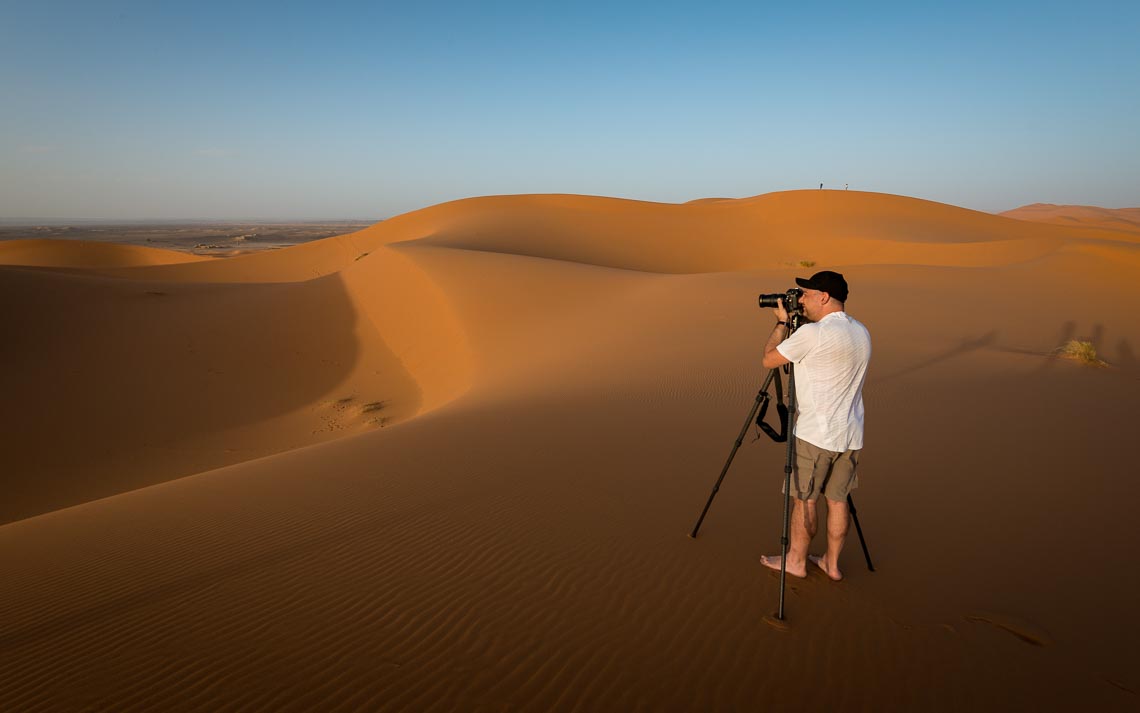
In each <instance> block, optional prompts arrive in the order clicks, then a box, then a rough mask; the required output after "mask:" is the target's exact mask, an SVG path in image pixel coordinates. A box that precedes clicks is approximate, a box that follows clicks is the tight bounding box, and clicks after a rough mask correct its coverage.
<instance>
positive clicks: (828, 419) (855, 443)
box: [776, 312, 871, 453]
mask: <svg viewBox="0 0 1140 713" xmlns="http://www.w3.org/2000/svg"><path fill="white" fill-rule="evenodd" d="M776 349H777V350H778V351H779V352H780V354H782V355H783V356H784V358H785V359H787V360H788V361H790V362H792V363H793V364H795V365H796V405H797V408H796V413H797V417H796V427H795V435H796V436H797V437H799V438H802V439H803V440H805V441H807V442H808V443H811V444H812V445H815V446H818V447H819V448H824V449H826V450H829V451H836V452H839V453H842V452H843V451H847V450H855V449H858V448H862V447H863V380H864V379H865V378H866V376H867V363H868V362H869V361H870V360H871V335H870V333H868V332H867V328H866V327H864V326H863V325H862V323H860V322H858V321H857V320H854V319H852V318H851V317H849V316H848V315H847V313H846V312H832V313H831V314H828V315H826V316H825V317H824V318H823V319H821V320H819V321H818V322H812V323H809V324H805V325H803V326H802V327H800V328H799V329H797V330H796V332H795V333H794V334H792V335H791V336H790V337H788V338H787V339H785V340H784V341H783V342H781V343H780V344H779V346H777V347H776Z"/></svg>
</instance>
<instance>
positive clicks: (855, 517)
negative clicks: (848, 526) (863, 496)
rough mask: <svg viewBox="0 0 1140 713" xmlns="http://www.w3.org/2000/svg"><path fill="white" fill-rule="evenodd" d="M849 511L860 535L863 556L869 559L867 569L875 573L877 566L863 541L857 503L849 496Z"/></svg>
mask: <svg viewBox="0 0 1140 713" xmlns="http://www.w3.org/2000/svg"><path fill="white" fill-rule="evenodd" d="M847 509H849V510H850V511H851V519H852V520H853V521H854V522H855V532H857V533H859V544H860V545H862V546H863V556H864V557H865V558H867V569H869V570H871V571H872V572H874V571H875V565H873V564H871V553H870V552H868V551H867V541H866V540H865V539H863V528H862V527H859V515H858V514H857V513H856V511H855V501H854V500H852V499H851V496H850V495H848V496H847Z"/></svg>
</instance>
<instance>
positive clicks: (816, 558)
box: [808, 555, 843, 582]
mask: <svg viewBox="0 0 1140 713" xmlns="http://www.w3.org/2000/svg"><path fill="white" fill-rule="evenodd" d="M808 559H809V560H811V561H812V562H815V563H816V564H817V565H818V566H819V568H820V569H822V570H823V573H824V574H826V575H827V576H828V577H831V578H832V579H833V580H835V581H836V582H838V581H839V580H841V579H843V573H842V572H840V571H839V566H838V565H836V566H835V567H834V568H832V569H828V567H827V562H825V561H824V560H823V557H822V556H820V555H808Z"/></svg>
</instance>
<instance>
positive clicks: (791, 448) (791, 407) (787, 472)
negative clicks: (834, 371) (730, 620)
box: [689, 320, 875, 621]
mask: <svg viewBox="0 0 1140 713" xmlns="http://www.w3.org/2000/svg"><path fill="white" fill-rule="evenodd" d="M797 321H798V320H797ZM795 326H798V324H797V325H795ZM792 331H794V329H793V330H792ZM784 368H785V369H786V370H787V373H788V404H787V406H785V405H784V404H783V403H782V402H783V388H782V386H781V380H780V367H775V368H774V369H772V370H771V371H769V372H768V376H767V378H766V379H764V384H763V385H762V386H761V387H760V391H759V392H758V393H757V394H756V401H755V402H753V404H752V409H751V410H750V411H749V412H748V418H747V419H746V420H745V421H744V426H743V428H741V429H740V435H738V436H737V437H736V442H735V443H734V444H733V446H732V452H730V453H729V454H728V460H727V461H725V464H724V467H723V468H721V471H720V477H718V478H717V479H716V484H715V485H713V489H712V492H711V493H710V494H709V499H708V501H707V502H706V503H705V507H704V509H703V510H701V516H700V517H699V518H697V524H696V525H694V526H693V531H692V532H691V533H689V537H694V538H695V537H696V536H697V531H698V530H700V529H701V523H703V522H704V520H705V515H707V514H708V511H709V507H711V506H712V501H713V498H715V497H716V494H717V491H718V490H720V484H721V483H722V482H724V476H725V475H727V474H728V469H729V467H730V466H731V465H732V460H733V458H735V457H736V451H737V450H738V449H739V448H740V445H741V443H743V442H744V434H745V433H747V432H748V426H749V424H751V423H752V422H753V419H755V422H756V425H757V426H759V427H760V428H761V429H762V430H763V431H764V432H765V433H766V434H767V435H768V437H769V438H771V439H772V440H773V441H776V442H777V443H782V442H785V441H786V442H787V444H788V445H787V449H786V451H787V452H786V457H785V460H784V525H783V529H782V530H781V531H780V549H781V557H780V608H779V611H778V613H777V614H776V618H777V619H779V620H781V621H783V619H784V585H785V579H786V576H787V572H786V568H787V560H788V534H789V533H788V527H789V513H790V509H791V503H792V464H793V463H795V458H796V439H795V438H794V437H793V436H792V435H791V429H789V427H788V422H789V420H791V418H790V417H791V416H794V414H795V412H796V411H795V409H796V372H795V365H794V364H786V365H785V366H784ZM772 382H775V384H776V410H777V412H778V414H779V417H780V431H779V432H778V433H777V432H776V430H775V429H773V428H772V427H771V426H769V425H768V424H767V423H765V422H764V415H765V413H766V412H767V410H768V403H769V401H770V400H771V396H770V395H769V394H768V387H769V385H771V384H772ZM757 411H759V412H760V415H759V417H757V415H756V412H757ZM847 507H848V509H849V510H850V511H851V519H852V521H854V523H855V531H856V532H857V533H858V534H859V544H860V545H862V547H863V556H864V557H865V558H866V559H867V569H869V570H870V571H872V572H874V571H875V566H874V565H873V564H871V553H870V552H868V551H867V541H866V540H865V539H863V528H862V527H860V526H859V517H858V515H857V513H856V510H855V501H854V500H852V499H851V496H850V495H848V496H847Z"/></svg>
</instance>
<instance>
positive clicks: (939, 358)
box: [870, 330, 998, 384]
mask: <svg viewBox="0 0 1140 713" xmlns="http://www.w3.org/2000/svg"><path fill="white" fill-rule="evenodd" d="M997 337H998V332H997V330H994V331H992V332H987V333H986V334H983V335H982V336H980V337H976V338H974V339H970V338H969V337H967V338H966V339H963V340H962V343H961V344H959V345H958V346H956V347H953V348H951V349H948V350H947V351H945V352H942V353H941V354H936V355H935V356H933V357H930V358H929V359H925V360H923V361H920V362H919V363H917V364H914V365H911V366H908V367H904V368H902V369H900V370H899V371H896V372H894V373H893V374H887V375H886V376H881V377H879V378H877V379H872V380H871V382H870V383H875V384H879V383H882V382H884V381H890V380H891V379H897V378H899V377H901V376H906V375H907V374H913V373H914V372H916V371H921V370H923V369H928V368H930V367H932V366H934V365H935V364H938V363H940V362H944V361H947V360H948V359H954V358H955V357H960V356H962V355H964V354H969V353H970V352H972V351H976V350H978V349H984V348H986V347H989V346H992V345H993V344H994V342H996V341H997Z"/></svg>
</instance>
